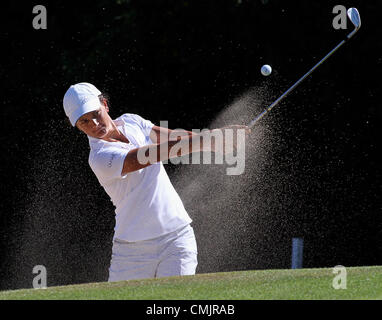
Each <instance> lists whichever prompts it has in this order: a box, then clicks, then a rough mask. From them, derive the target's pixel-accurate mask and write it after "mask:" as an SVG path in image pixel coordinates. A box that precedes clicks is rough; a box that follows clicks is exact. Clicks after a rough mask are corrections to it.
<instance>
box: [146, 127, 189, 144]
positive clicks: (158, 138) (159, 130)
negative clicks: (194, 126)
mask: <svg viewBox="0 0 382 320" xmlns="http://www.w3.org/2000/svg"><path fill="white" fill-rule="evenodd" d="M192 135H196V133H194V132H192V131H186V130H171V129H168V128H164V127H159V126H153V128H152V129H151V132H150V139H151V141H152V142H153V143H157V144H160V143H162V142H166V141H170V140H178V138H179V137H185V136H188V137H190V136H192Z"/></svg>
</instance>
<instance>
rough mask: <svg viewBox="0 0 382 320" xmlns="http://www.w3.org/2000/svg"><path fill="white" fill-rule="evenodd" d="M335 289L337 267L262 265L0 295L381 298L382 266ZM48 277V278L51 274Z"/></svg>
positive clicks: (354, 272)
mask: <svg viewBox="0 0 382 320" xmlns="http://www.w3.org/2000/svg"><path fill="white" fill-rule="evenodd" d="M346 270H347V289H338V290H335V289H333V287H332V281H333V278H334V277H335V274H333V273H332V269H331V268H330V269H298V270H260V271H238V272H221V273H206V274H198V275H195V276H183V277H168V278H160V279H145V280H130V281H121V282H112V283H107V282H102V283H88V284H80V285H69V286H61V287H49V288H47V289H23V290H10V291H1V292H0V299H2V300H4V299H13V300H18V299H33V300H36V299H82V300H84V299H85V300H90V299H91V300H93V299H135V300H140V299H147V300H157V299H160V300H166V299H170V300H178V299H186V300H188V299H195V300H201V299H207V300H209V299H216V300H220V299H224V300H236V299H240V300H251V299H267V300H268V299H304V300H306V299H315V300H316V299H325V300H327V299H379V300H380V299H382V266H377V267H353V268H347V269H346ZM48 280H49V279H48Z"/></svg>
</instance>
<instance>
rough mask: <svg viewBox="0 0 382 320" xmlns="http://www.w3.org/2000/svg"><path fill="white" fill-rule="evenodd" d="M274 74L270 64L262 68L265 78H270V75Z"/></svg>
mask: <svg viewBox="0 0 382 320" xmlns="http://www.w3.org/2000/svg"><path fill="white" fill-rule="evenodd" d="M271 73H272V68H271V66H270V65H268V64H264V65H263V66H262V67H261V74H262V75H263V76H269V75H270V74H271Z"/></svg>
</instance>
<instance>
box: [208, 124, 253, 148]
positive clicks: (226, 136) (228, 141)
mask: <svg viewBox="0 0 382 320" xmlns="http://www.w3.org/2000/svg"><path fill="white" fill-rule="evenodd" d="M214 130H220V131H221V132H222V135H221V136H222V141H215V143H214V145H213V151H215V152H220V153H222V154H224V155H226V154H231V153H234V152H237V151H238V150H239V149H241V148H245V141H246V140H247V139H248V136H249V134H250V133H251V129H250V128H249V127H248V126H245V125H230V126H226V127H223V128H220V129H214ZM217 140H219V139H217Z"/></svg>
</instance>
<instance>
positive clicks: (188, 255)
mask: <svg viewBox="0 0 382 320" xmlns="http://www.w3.org/2000/svg"><path fill="white" fill-rule="evenodd" d="M197 264H198V262H197V247H196V240H195V235H194V230H193V229H192V227H191V226H190V225H187V226H185V227H182V228H180V229H178V230H176V231H174V232H171V233H168V234H166V235H163V236H160V237H158V238H155V239H150V240H144V241H138V242H122V241H119V240H115V241H114V242H113V249H112V258H111V262H110V268H109V280H108V281H109V282H112V281H122V280H132V279H145V278H160V277H169V276H182V275H193V274H195V269H196V266H197Z"/></svg>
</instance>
